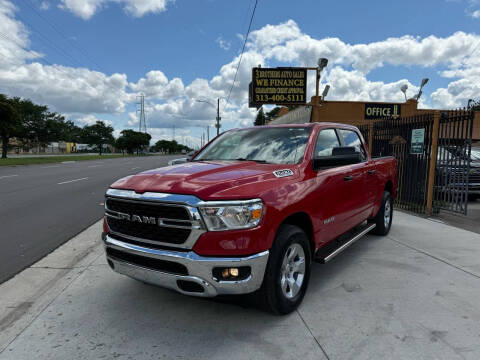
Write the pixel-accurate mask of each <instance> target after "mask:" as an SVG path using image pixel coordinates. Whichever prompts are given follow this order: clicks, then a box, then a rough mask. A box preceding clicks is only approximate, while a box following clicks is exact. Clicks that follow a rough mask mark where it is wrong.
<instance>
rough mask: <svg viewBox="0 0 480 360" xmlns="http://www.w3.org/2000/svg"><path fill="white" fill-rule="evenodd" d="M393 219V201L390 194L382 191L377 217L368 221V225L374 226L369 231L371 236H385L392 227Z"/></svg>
mask: <svg viewBox="0 0 480 360" xmlns="http://www.w3.org/2000/svg"><path fill="white" fill-rule="evenodd" d="M392 219H393V201H392V195H390V192H388V191H384V192H383V196H382V204H381V206H380V209H379V210H378V213H377V215H376V216H375V217H374V218H372V219H371V220H369V222H370V223H374V224H375V225H376V226H375V228H374V229H373V230H372V231H371V233H372V234H375V235H381V236H385V235H387V234H388V232H389V231H390V228H391V227H392Z"/></svg>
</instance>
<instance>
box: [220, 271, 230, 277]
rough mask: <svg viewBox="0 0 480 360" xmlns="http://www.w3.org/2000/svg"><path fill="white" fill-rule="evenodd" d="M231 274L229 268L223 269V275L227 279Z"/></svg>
mask: <svg viewBox="0 0 480 360" xmlns="http://www.w3.org/2000/svg"><path fill="white" fill-rule="evenodd" d="M229 276H230V271H229V269H223V270H222V277H223V278H224V279H226V278H228V277H229Z"/></svg>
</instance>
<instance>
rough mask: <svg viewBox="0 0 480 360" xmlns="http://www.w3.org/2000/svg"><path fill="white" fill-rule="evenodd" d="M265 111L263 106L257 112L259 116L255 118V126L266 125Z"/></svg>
mask: <svg viewBox="0 0 480 360" xmlns="http://www.w3.org/2000/svg"><path fill="white" fill-rule="evenodd" d="M265 121H266V118H265V113H264V112H263V107H261V108H260V110H259V111H258V112H257V117H256V118H255V122H254V123H253V125H254V126H261V125H265Z"/></svg>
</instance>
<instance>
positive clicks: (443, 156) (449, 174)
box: [358, 110, 474, 214]
mask: <svg viewBox="0 0 480 360" xmlns="http://www.w3.org/2000/svg"><path fill="white" fill-rule="evenodd" d="M473 118H474V113H473V112H472V111H470V110H457V111H446V112H443V113H440V112H431V113H425V114H422V115H416V116H412V117H405V118H397V119H377V120H374V121H372V122H371V123H370V124H367V125H360V126H359V127H358V128H359V129H360V131H361V132H362V135H363V137H364V138H365V140H366V141H367V142H368V144H369V147H370V151H371V153H372V157H374V158H375V157H382V156H394V157H395V158H396V159H397V161H398V181H399V187H398V196H397V199H396V207H398V208H401V209H405V210H409V211H413V212H417V213H425V212H427V213H430V212H432V211H433V212H438V211H439V210H440V209H443V210H448V211H453V212H457V213H461V214H466V212H467V204H468V182H469V175H470V149H471V142H472V127H473ZM414 134H420V135H422V136H421V140H422V142H419V143H416V142H415V143H414V144H412V136H414ZM415 141H418V139H416V140H415ZM432 159H433V161H432Z"/></svg>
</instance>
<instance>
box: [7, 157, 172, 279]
mask: <svg viewBox="0 0 480 360" xmlns="http://www.w3.org/2000/svg"><path fill="white" fill-rule="evenodd" d="M174 157H179V156H178V155H177V156H149V157H138V158H118V159H105V160H93V161H79V162H66V163H56V164H42V165H29V166H16V167H0V249H1V250H0V283H2V282H4V281H5V280H7V279H8V278H10V277H12V276H13V275H15V274H16V273H18V272H19V271H21V270H23V269H24V268H26V267H27V266H29V265H31V264H33V263H34V262H36V261H37V260H39V259H40V258H42V257H43V256H45V255H46V254H48V253H50V252H51V251H52V250H54V249H56V248H57V247H58V246H59V245H61V244H63V243H64V242H65V241H67V240H68V239H70V238H72V237H73V236H74V235H76V234H77V233H79V232H80V231H82V230H83V229H85V228H86V227H88V226H90V225H91V224H93V223H94V222H95V221H97V220H98V219H100V218H101V217H102V214H103V206H102V205H101V204H102V203H103V196H104V194H105V190H106V189H107V187H108V186H109V185H110V184H111V183H112V182H113V181H115V180H116V179H118V178H121V177H123V176H126V175H129V174H132V173H137V172H140V171H143V170H147V169H152V168H156V167H160V166H164V165H166V164H167V162H168V160H170V159H172V158H174Z"/></svg>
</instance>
